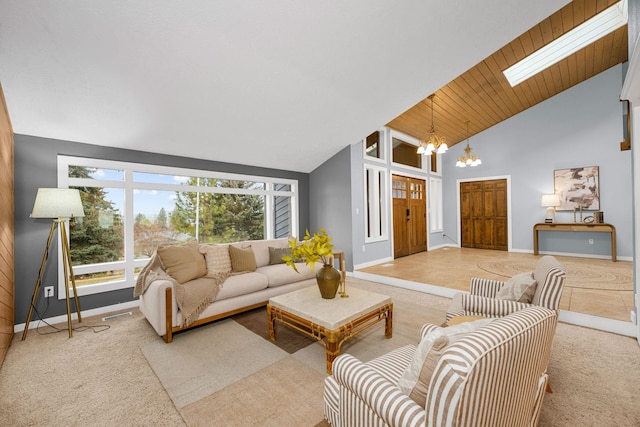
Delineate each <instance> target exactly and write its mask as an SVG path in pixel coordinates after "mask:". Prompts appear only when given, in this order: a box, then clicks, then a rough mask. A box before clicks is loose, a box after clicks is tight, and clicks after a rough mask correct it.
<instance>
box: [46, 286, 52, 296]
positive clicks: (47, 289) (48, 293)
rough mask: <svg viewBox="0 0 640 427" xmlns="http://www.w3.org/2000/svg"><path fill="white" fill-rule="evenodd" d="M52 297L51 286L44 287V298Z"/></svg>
mask: <svg viewBox="0 0 640 427" xmlns="http://www.w3.org/2000/svg"><path fill="white" fill-rule="evenodd" d="M52 296H53V286H45V287H44V297H45V298H50V297H52Z"/></svg>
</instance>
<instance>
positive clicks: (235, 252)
mask: <svg viewBox="0 0 640 427" xmlns="http://www.w3.org/2000/svg"><path fill="white" fill-rule="evenodd" d="M229 256H230V257H231V270H232V271H234V272H236V273H241V272H243V271H256V257H255V256H254V254H253V248H252V247H251V245H249V246H247V247H244V248H240V247H238V246H234V245H229Z"/></svg>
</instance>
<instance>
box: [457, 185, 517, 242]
mask: <svg viewBox="0 0 640 427" xmlns="http://www.w3.org/2000/svg"><path fill="white" fill-rule="evenodd" d="M507 211H508V207H507V180H506V179H497V180H488V181H473V182H463V183H461V184H460V220H461V224H460V229H461V238H462V242H461V244H462V247H464V248H477V249H496V250H501V251H506V250H508V249H509V243H508V227H509V224H508V220H507V213H508V212H507Z"/></svg>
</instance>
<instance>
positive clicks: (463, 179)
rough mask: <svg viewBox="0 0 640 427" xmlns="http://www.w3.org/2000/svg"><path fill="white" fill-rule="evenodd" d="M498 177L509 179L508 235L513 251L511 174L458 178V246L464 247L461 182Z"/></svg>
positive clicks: (508, 242)
mask: <svg viewBox="0 0 640 427" xmlns="http://www.w3.org/2000/svg"><path fill="white" fill-rule="evenodd" d="M496 179H505V180H507V222H508V224H509V225H508V227H507V230H508V236H507V252H512V251H513V246H512V238H513V230H512V229H513V221H512V219H511V210H512V209H511V175H496V176H482V177H480V176H479V177H477V178H461V179H457V180H456V218H457V222H456V229H457V231H458V247H462V229H461V228H460V221H461V219H462V218H461V215H460V184H461V183H463V182H477V181H493V180H496Z"/></svg>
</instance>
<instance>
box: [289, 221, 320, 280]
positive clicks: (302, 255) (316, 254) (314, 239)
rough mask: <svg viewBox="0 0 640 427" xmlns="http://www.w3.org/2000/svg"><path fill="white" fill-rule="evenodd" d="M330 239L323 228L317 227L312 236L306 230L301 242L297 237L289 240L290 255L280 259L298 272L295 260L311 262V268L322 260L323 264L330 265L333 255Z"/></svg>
mask: <svg viewBox="0 0 640 427" xmlns="http://www.w3.org/2000/svg"><path fill="white" fill-rule="evenodd" d="M331 240H332V239H331V237H329V236H328V235H327V231H326V230H325V229H324V228H319V229H318V233H315V234H314V235H313V236H311V235H310V234H309V230H307V232H306V234H305V236H304V238H303V239H302V241H301V242H298V238H297V237H294V238H293V239H290V240H289V246H290V247H291V255H287V256H283V257H282V260H283V261H284V262H285V264H287V265H288V266H290V267H293V269H294V270H295V271H296V272H298V273H299V271H298V269H297V268H296V261H297V262H300V261H304V262H305V264H307V265H309V264H311V270H313V269H314V267H315V263H316V262H322V264H323V265H330V264H329V263H330V259H331V257H333V252H331V250H332V249H333V245H332V244H331V243H330V242H331Z"/></svg>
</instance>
